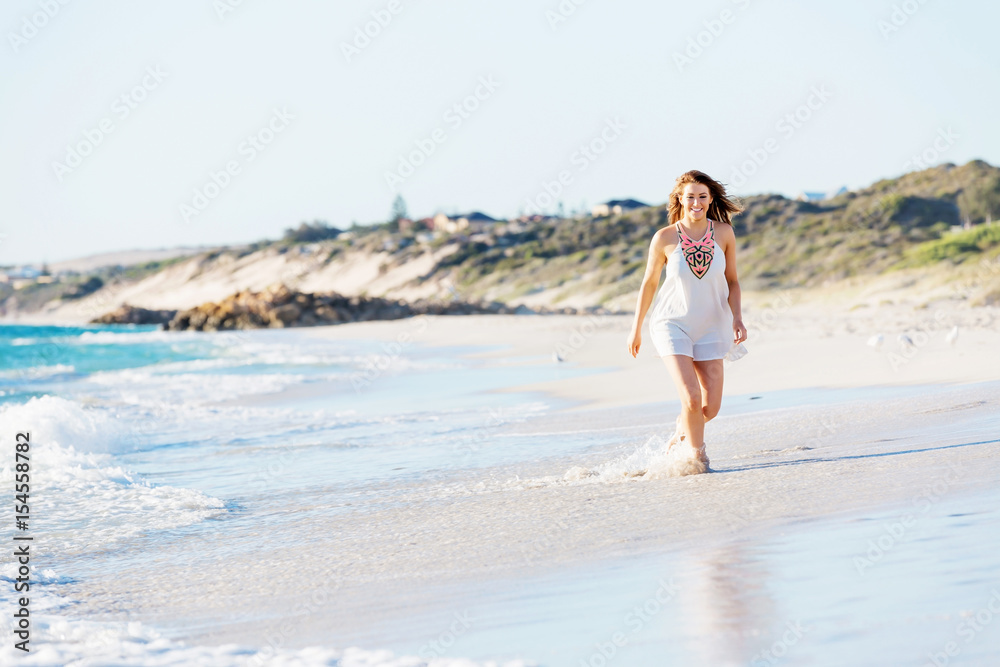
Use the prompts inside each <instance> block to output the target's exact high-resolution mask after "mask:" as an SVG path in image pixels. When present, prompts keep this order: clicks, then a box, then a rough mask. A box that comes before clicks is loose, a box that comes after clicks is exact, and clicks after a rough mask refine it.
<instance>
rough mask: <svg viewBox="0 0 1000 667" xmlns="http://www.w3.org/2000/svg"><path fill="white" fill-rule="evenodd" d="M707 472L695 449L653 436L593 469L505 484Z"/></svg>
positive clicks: (607, 481) (527, 485)
mask: <svg viewBox="0 0 1000 667" xmlns="http://www.w3.org/2000/svg"><path fill="white" fill-rule="evenodd" d="M704 472H708V467H707V466H706V465H705V464H704V463H703V462H702V461H700V460H699V459H698V458H697V455H696V454H695V451H694V449H692V448H691V447H690V446H689V445H687V444H685V443H677V444H675V445H674V446H673V447H671V448H669V450H668V448H667V443H666V441H664V440H663V438H661V437H660V436H659V435H653V436H651V437H650V438H649V439H647V440H646V442H644V443H643V444H642V445H639V446H638V447H636V448H635V449H634V450H632V451H631V452H627V453H625V454H622V455H620V456H617V457H615V458H613V459H611V460H609V461H605V462H604V463H600V464H598V465H597V466H594V467H593V468H586V467H583V466H573V467H571V468H570V469H568V470H567V471H566V472H565V473H564V474H563V475H561V476H560V475H547V476H543V477H533V478H527V479H521V478H520V477H518V476H515V478H514V479H510V480H507V482H505V483H504V484H503V488H506V489H530V488H538V487H542V486H552V485H570V486H573V485H578V484H616V483H619V482H629V481H636V480H650V479H663V478H666V477H684V476H686V475H697V474H701V473H704Z"/></svg>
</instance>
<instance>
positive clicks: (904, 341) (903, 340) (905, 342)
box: [897, 334, 916, 348]
mask: <svg viewBox="0 0 1000 667" xmlns="http://www.w3.org/2000/svg"><path fill="white" fill-rule="evenodd" d="M897 340H898V341H899V344H900V345H902V346H903V347H904V348H905V347H916V345H914V344H913V340H912V339H911V338H910V337H909V336H907V335H906V334H899V338H897Z"/></svg>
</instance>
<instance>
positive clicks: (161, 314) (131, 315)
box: [90, 303, 177, 325]
mask: <svg viewBox="0 0 1000 667" xmlns="http://www.w3.org/2000/svg"><path fill="white" fill-rule="evenodd" d="M176 314H177V311H176V310H149V309H148V308H139V307H137V306H130V305H128V304H127V303H126V304H123V305H121V306H120V307H118V308H117V309H115V310H112V311H111V312H110V313H105V314H103V315H101V316H100V317H95V318H94V319H92V320H90V323H91V324H163V325H165V324H166V323H167V322H169V321H170V320H172V319H173V318H174V316H175V315H176Z"/></svg>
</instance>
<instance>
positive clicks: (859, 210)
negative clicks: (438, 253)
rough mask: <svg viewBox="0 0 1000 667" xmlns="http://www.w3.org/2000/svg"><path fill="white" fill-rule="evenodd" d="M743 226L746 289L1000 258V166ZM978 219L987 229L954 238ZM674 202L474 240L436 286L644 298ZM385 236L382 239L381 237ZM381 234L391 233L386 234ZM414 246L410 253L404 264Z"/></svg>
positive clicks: (760, 213)
mask: <svg viewBox="0 0 1000 667" xmlns="http://www.w3.org/2000/svg"><path fill="white" fill-rule="evenodd" d="M743 204H744V206H745V207H746V210H745V212H744V213H743V214H742V215H740V216H738V217H737V218H735V220H734V228H735V230H736V235H737V238H738V240H739V243H740V253H739V268H740V276H741V282H742V283H743V284H744V285H745V286H747V287H748V288H750V289H764V288H776V287H777V288H782V287H793V286H816V285H819V284H822V283H824V282H827V281H833V280H838V279H842V278H847V277H850V276H861V275H872V274H878V273H882V272H885V271H893V270H896V269H900V268H905V267H920V266H931V265H936V264H940V263H942V262H944V263H947V264H949V265H951V264H960V263H963V262H968V261H971V260H979V259H981V258H983V257H986V258H995V257H996V256H997V254H998V253H1000V225H995V226H987V225H984V224H983V223H984V222H986V221H987V220H1000V169H997V168H995V167H992V166H991V165H989V164H987V163H985V162H982V161H978V160H977V161H973V162H970V163H968V164H966V165H963V166H955V165H951V164H947V165H942V166H940V167H936V168H933V169H928V170H925V171H921V172H913V173H910V174H906V175H904V176H902V177H900V178H896V179H887V180H883V181H879V182H878V183H875V184H873V185H871V186H869V187H867V188H865V189H863V190H860V191H854V192H847V193H844V194H843V195H840V196H838V197H837V198H835V199H831V200H827V201H824V202H820V203H808V202H801V201H797V200H790V199H786V198H784V197H782V196H779V195H759V196H754V197H749V198H747V199H745V200H743ZM966 219H968V220H969V221H970V222H971V223H973V224H978V225H980V227H978V228H974V229H972V230H969V231H965V232H960V233H953V232H952V231H951V227H952V226H953V225H959V224H961V223H962V222H963V221H964V220H966ZM666 224H668V223H667V215H666V211H665V210H664V207H663V206H659V207H655V208H652V207H651V208H646V209H640V210H637V211H633V212H631V213H627V214H625V215H622V216H617V217H610V218H597V219H593V218H590V217H581V218H576V219H565V220H555V221H546V222H540V223H536V224H533V225H531V226H529V227H528V228H527V229H526V230H525V231H524V232H522V233H519V234H514V235H511V234H508V235H505V236H503V237H495V238H493V239H491V241H492V242H484V241H481V242H464V243H462V245H461V247H460V248H459V250H458V252H456V253H454V254H453V255H451V256H449V257H448V258H447V259H446V260H445V261H443V262H442V263H440V264H439V265H438V266H437V268H436V270H435V271H434V272H433V273H432V274H431V275H429V276H426V277H425V279H433V278H435V277H441V276H443V275H449V276H450V277H451V279H452V280H453V281H454V282H455V283H456V284H457V285H459V286H460V287H461V288H462V289H463V290H465V291H466V292H467V293H469V294H476V295H490V296H492V297H494V298H499V299H500V300H503V299H504V298H511V297H514V296H519V295H522V294H526V293H530V292H532V291H537V290H540V289H550V288H554V287H559V286H562V285H566V286H567V291H566V294H567V295H568V294H570V293H572V292H573V291H578V290H589V291H594V290H596V291H598V292H599V293H600V295H601V296H600V298H599V301H600V302H604V301H606V300H607V299H609V298H613V297H614V296H617V295H619V294H623V293H628V292H631V291H634V290H635V289H637V288H638V286H639V280H640V279H641V276H642V271H643V269H644V267H645V261H646V249H647V247H648V244H649V240H650V238H651V237H652V235H653V233H654V232H655V231H656V230H657V229H659V228H660V227H663V226H665V225H666ZM379 233H380V231H373V232H371V234H372V235H377V234H379ZM381 233H384V234H389V232H387V231H385V230H381ZM407 250H408V251H410V252H413V251H414V250H415V249H414V248H413V246H410V247H409V248H407V249H404V250H403V251H400V259H402V258H403V256H404V255H405V253H406V251H407Z"/></svg>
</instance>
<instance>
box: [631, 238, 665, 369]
mask: <svg viewBox="0 0 1000 667" xmlns="http://www.w3.org/2000/svg"><path fill="white" fill-rule="evenodd" d="M666 246H667V228H666V227H664V228H663V229H661V230H660V231H658V232H656V233H655V234H653V239H652V240H651V241H650V242H649V256H648V257H647V258H646V273H645V274H644V275H643V277H642V285H641V286H640V287H639V296H638V298H637V299H636V302H635V319H634V320H633V322H632V331H631V332H630V333H629V338H628V351H629V354H631V355H632V356H633V357H634V356H635V355H637V354H638V353H639V345H640V344H641V343H642V334H641V331H642V321H643V320H644V319H645V317H646V312H647V311H648V310H649V306H650V304H651V303H652V302H653V295H654V294H656V288H657V286H659V284H660V273H661V272H662V271H663V265H664V264H665V263H666V261H667V258H666V255H665V254H664V252H663V251H664V250H665V249H666Z"/></svg>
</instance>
